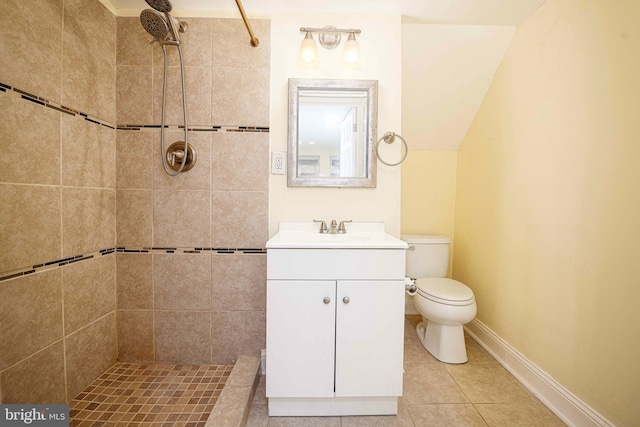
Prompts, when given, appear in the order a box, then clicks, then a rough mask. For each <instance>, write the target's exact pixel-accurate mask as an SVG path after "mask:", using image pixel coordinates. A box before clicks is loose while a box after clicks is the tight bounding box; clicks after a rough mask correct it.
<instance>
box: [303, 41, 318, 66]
mask: <svg viewBox="0 0 640 427" xmlns="http://www.w3.org/2000/svg"><path fill="white" fill-rule="evenodd" d="M298 65H299V66H301V67H306V68H311V67H315V66H317V65H318V47H317V46H316V41H315V40H313V36H312V35H311V33H310V32H307V34H306V35H305V36H304V39H303V40H302V44H301V45H300V53H299V54H298Z"/></svg>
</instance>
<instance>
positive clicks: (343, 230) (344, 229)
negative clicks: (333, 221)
mask: <svg viewBox="0 0 640 427" xmlns="http://www.w3.org/2000/svg"><path fill="white" fill-rule="evenodd" d="M345 222H352V220H350V219H347V220H344V221H340V225H339V226H338V233H340V234H346V233H347V229H346V228H345V226H344V223H345Z"/></svg>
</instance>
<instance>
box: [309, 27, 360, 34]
mask: <svg viewBox="0 0 640 427" xmlns="http://www.w3.org/2000/svg"><path fill="white" fill-rule="evenodd" d="M300 32H302V33H341V34H360V33H361V32H362V31H360V30H359V29H357V28H351V29H343V28H312V27H300Z"/></svg>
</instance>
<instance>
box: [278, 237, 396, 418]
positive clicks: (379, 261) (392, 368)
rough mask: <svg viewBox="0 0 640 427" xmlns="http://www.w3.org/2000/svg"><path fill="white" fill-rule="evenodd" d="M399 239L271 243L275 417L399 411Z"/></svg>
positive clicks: (378, 413) (370, 413)
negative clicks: (381, 243)
mask: <svg viewBox="0 0 640 427" xmlns="http://www.w3.org/2000/svg"><path fill="white" fill-rule="evenodd" d="M345 240H346V239H345ZM397 245H398V247H394V248H388V247H383V248H361V247H353V248H343V247H339V245H337V244H335V245H332V246H338V247H331V248H316V247H310V248H287V247H275V248H274V247H270V245H269V244H267V356H266V357H267V359H266V369H267V374H266V381H267V388H266V394H267V397H268V398H269V415H271V416H287V415H291V416H305V415H310V416H311V415H382V414H396V413H397V399H398V396H400V395H401V394H402V375H403V342H404V289H405V287H404V266H405V249H404V246H403V244H402V243H398V244H397Z"/></svg>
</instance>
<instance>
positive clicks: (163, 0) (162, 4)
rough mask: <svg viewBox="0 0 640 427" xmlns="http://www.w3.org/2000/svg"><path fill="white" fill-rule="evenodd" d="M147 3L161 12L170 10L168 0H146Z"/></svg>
mask: <svg viewBox="0 0 640 427" xmlns="http://www.w3.org/2000/svg"><path fill="white" fill-rule="evenodd" d="M146 1H147V4H148V5H149V6H151V7H152V8H154V9H155V10H157V11H158V12H162V13H169V12H171V9H172V7H171V2H170V1H169V0H146Z"/></svg>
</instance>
